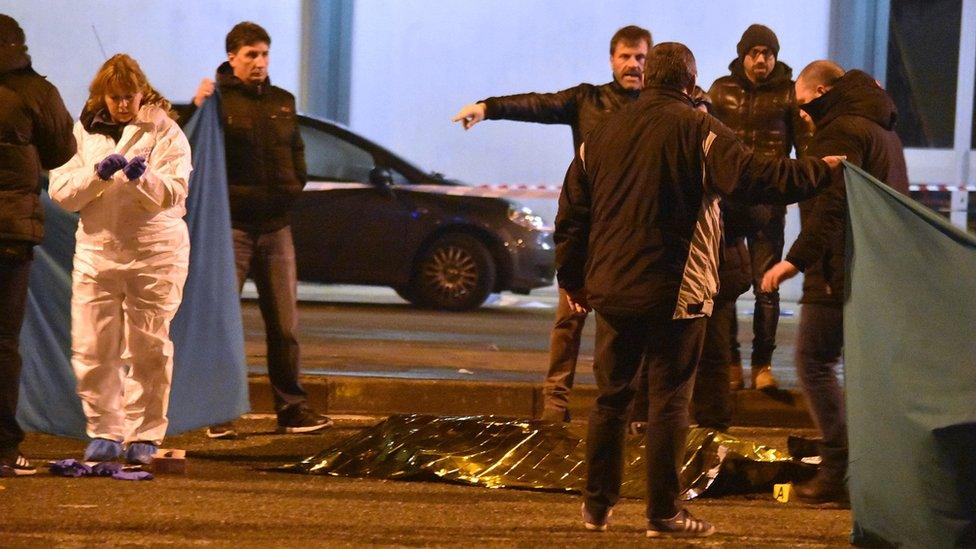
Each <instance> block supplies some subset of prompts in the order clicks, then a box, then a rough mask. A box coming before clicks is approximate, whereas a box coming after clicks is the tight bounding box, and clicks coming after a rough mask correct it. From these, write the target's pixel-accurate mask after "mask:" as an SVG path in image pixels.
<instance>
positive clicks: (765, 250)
mask: <svg viewBox="0 0 976 549" xmlns="http://www.w3.org/2000/svg"><path fill="white" fill-rule="evenodd" d="M772 225H773V226H772V227H769V228H767V229H764V230H762V231H760V232H758V233H756V234H755V235H754V236H751V237H749V238H747V242H748V245H749V258H750V260H751V262H752V288H753V294H754V295H755V296H756V308H755V309H754V311H753V316H752V337H753V339H752V365H753V366H768V365H769V364H771V363H772V361H773V351H775V350H776V328H777V327H778V326H779V292H763V291H761V290H760V288H761V287H762V277H763V275H764V274H766V271H768V270H769V268H770V267H772V266H773V265H775V264H776V263H779V261H780V260H782V259H783V238H784V237H783V226H782V225H781V224H780V225H776V224H775V223H773V224H772ZM731 330H732V331H731V334H732V339H731V342H730V343H731V345H732V362H735V363H741V362H742V357H741V355H740V353H739V340H738V335H739V323H738V321H733V323H732V327H731Z"/></svg>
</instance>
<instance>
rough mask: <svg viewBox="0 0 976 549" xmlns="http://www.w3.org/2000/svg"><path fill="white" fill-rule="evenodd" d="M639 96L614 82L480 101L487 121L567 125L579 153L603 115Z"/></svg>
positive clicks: (636, 91)
mask: <svg viewBox="0 0 976 549" xmlns="http://www.w3.org/2000/svg"><path fill="white" fill-rule="evenodd" d="M638 96H640V91H639V90H628V89H626V88H624V87H623V86H621V85H620V84H618V83H617V81H616V80H614V81H613V82H608V83H606V84H603V85H602V86H594V85H593V84H585V83H584V84H580V85H578V86H573V87H572V88H568V89H565V90H562V91H558V92H555V93H520V94H516V95H505V96H500V97H489V98H488V99H484V100H482V101H481V102H482V103H484V104H485V118H486V119H488V120H517V121H520V122H538V123H540V124H568V125H569V126H570V127H572V129H573V149H574V150H577V149H579V146H580V144H581V143H582V142H583V140H584V139H586V135H587V134H588V133H590V131H591V130H592V129H593V128H595V127H596V125H597V124H598V123H599V122H600V120H601V119H602V118H603V117H604V116H606V115H607V114H609V113H611V112H615V111H616V110H618V109H620V107H622V106H624V105H626V104H628V103H632V102H633V101H635V100H636V99H637V97H638Z"/></svg>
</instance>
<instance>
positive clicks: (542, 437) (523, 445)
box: [284, 415, 811, 499]
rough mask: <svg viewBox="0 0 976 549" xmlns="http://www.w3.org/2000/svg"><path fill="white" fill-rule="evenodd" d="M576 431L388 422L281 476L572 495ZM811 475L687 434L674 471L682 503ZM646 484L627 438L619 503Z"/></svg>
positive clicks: (636, 443) (472, 422) (466, 421)
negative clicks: (424, 482) (677, 472)
mask: <svg viewBox="0 0 976 549" xmlns="http://www.w3.org/2000/svg"><path fill="white" fill-rule="evenodd" d="M583 429H584V427H583V426H580V427H576V426H570V427H562V426H558V425H552V424H547V423H542V422H535V421H524V420H517V419H512V418H501V417H495V416H468V417H442V416H431V415H394V416H390V417H389V418H388V419H387V420H385V421H383V422H381V423H379V424H377V425H375V426H373V427H371V428H369V429H366V430H364V431H362V432H360V433H358V434H356V435H354V436H352V437H350V438H348V439H346V440H343V441H341V442H339V443H337V444H335V445H334V446H332V447H330V448H326V449H325V450H322V451H321V452H319V453H318V454H316V455H314V456H312V457H310V458H308V459H305V460H304V461H302V462H300V463H297V464H294V465H289V466H286V467H285V468H284V469H285V470H288V471H291V472H300V473H305V474H319V475H335V476H348V477H365V478H382V479H399V480H441V481H448V482H457V483H462V484H473V485H480V486H484V487H486V488H522V489H533V490H551V491H566V492H579V491H580V490H581V489H582V488H583V485H584V477H585V469H584V456H585V442H584V439H585V432H584V431H583ZM810 473H811V470H810V468H809V466H807V465H806V464H803V463H801V462H799V461H795V460H793V459H792V458H791V457H790V456H789V454H787V453H786V452H783V451H780V450H776V449H773V448H769V447H767V446H762V445H759V444H756V443H752V442H748V441H743V440H739V439H737V438H735V437H732V436H729V435H727V434H723V433H719V432H716V431H713V430H708V429H692V430H691V432H690V433H689V435H688V443H687V445H686V450H685V455H684V460H683V463H682V467H681V482H682V487H683V490H682V497H683V498H684V499H692V498H695V497H698V496H701V495H703V494H704V495H719V494H730V493H747V492H756V491H765V490H767V489H770V488H771V487H772V484H773V483H778V482H788V481H791V480H797V479H799V478H806V477H809V475H810ZM645 479H646V470H645V461H644V437H643V436H640V435H628V436H627V441H626V469H625V472H624V481H623V485H622V486H621V495H622V496H624V497H633V498H642V497H643V496H644V489H645Z"/></svg>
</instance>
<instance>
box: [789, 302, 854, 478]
mask: <svg viewBox="0 0 976 549" xmlns="http://www.w3.org/2000/svg"><path fill="white" fill-rule="evenodd" d="M843 348H844V310H843V309H842V308H841V307H836V306H830V305H817V304H806V305H803V307H802V308H801V309H800V325H799V329H798V333H797V341H796V368H797V373H798V374H799V378H800V385H801V386H802V387H803V392H804V393H806V396H807V400H808V401H809V403H810V411H811V412H812V415H813V420H814V422H816V424H817V428H818V429H820V433H821V436H822V437H823V443H822V446H821V455H822V457H823V461H822V463H821V467H822V468H823V469H824V471H825V472H827V473H829V474H831V475H833V476H834V478H837V479H843V477H844V475H845V474H846V472H847V416H846V415H845V408H844V390H843V389H842V388H841V386H840V382H839V381H838V380H837V371H836V369H837V363H838V362H839V361H840V358H841V351H842V350H843Z"/></svg>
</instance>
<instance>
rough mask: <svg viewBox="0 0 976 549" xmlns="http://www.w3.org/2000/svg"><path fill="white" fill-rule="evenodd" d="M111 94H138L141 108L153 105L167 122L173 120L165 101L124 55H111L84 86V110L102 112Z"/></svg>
mask: <svg viewBox="0 0 976 549" xmlns="http://www.w3.org/2000/svg"><path fill="white" fill-rule="evenodd" d="M112 91H132V92H141V93H142V104H143V105H154V106H156V107H158V108H160V109H162V110H163V111H164V112H165V113H166V114H167V115H169V117H170V118H172V119H174V120H175V119H176V113H175V112H174V111H173V106H172V105H171V104H170V102H169V100H167V99H166V98H165V97H163V95H162V94H161V93H159V92H158V91H156V88H154V87H152V85H151V84H150V83H149V79H148V78H146V73H144V72H142V68H140V67H139V63H137V62H136V60H135V59H133V58H131V57H129V56H128V55H126V54H124V53H117V54H115V55H113V56H112V57H111V58H110V59H109V60H108V61H106V62H105V63H104V64H103V65H102V67H101V68H100V69H98V73H96V74H95V78H94V79H93V80H92V83H91V85H90V86H88V100H87V101H85V110H87V111H90V112H98V111H100V110H102V109H104V108H106V107H105V96H106V95H109V94H110V93H111V92H112Z"/></svg>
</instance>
